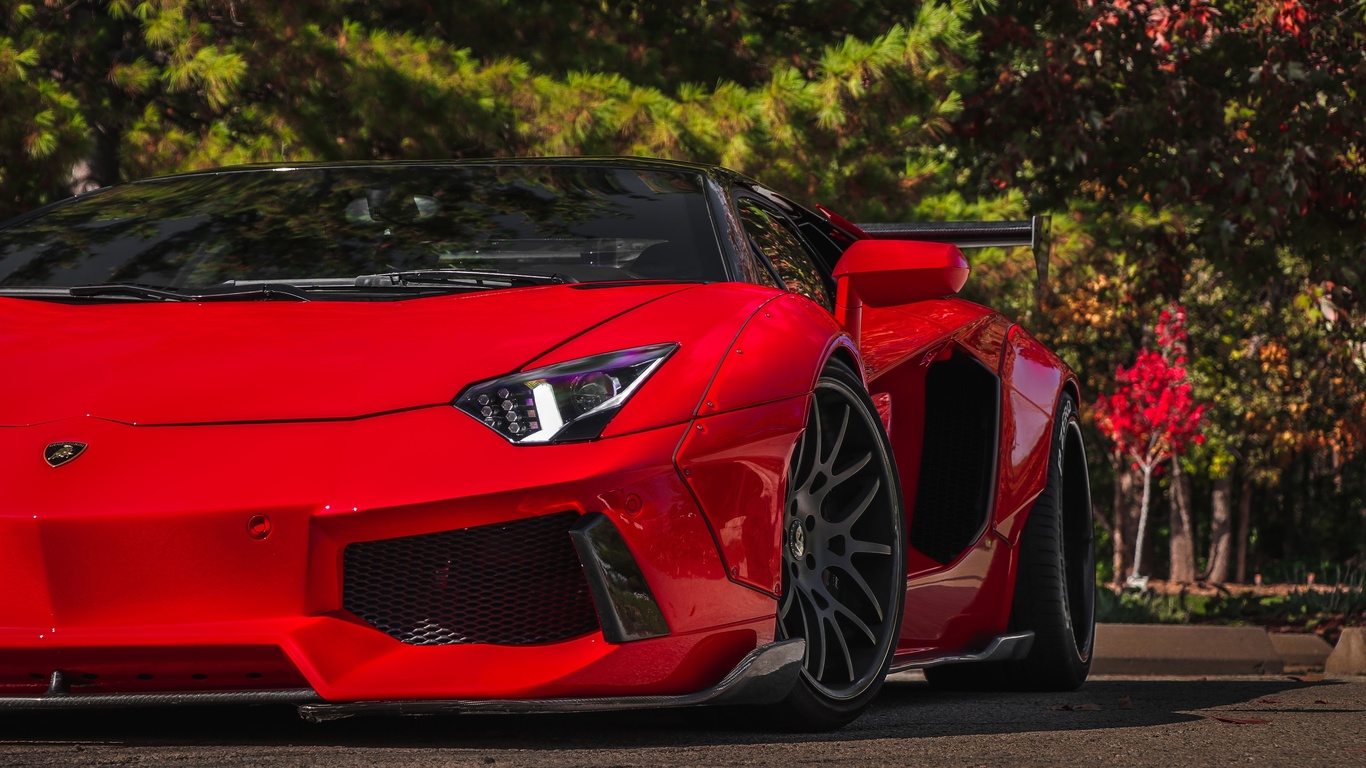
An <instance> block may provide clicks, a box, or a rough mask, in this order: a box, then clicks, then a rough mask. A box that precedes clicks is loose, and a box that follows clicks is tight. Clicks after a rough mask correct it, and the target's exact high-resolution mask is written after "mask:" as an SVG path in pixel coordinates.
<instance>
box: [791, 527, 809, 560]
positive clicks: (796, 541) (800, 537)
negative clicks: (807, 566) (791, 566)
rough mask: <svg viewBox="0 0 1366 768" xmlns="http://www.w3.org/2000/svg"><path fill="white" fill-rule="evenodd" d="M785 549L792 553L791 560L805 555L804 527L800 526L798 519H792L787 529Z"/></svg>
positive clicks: (799, 558)
mask: <svg viewBox="0 0 1366 768" xmlns="http://www.w3.org/2000/svg"><path fill="white" fill-rule="evenodd" d="M787 549H788V551H789V552H791V553H792V559H793V560H801V559H802V558H804V557H806V528H804V527H802V521H800V520H793V521H792V525H791V526H789V527H788V529H787Z"/></svg>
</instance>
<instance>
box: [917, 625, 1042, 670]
mask: <svg viewBox="0 0 1366 768" xmlns="http://www.w3.org/2000/svg"><path fill="white" fill-rule="evenodd" d="M1033 646H1034V633H1033V632H1016V633H1014V634H1009V635H1001V636H1000V637H997V638H994V639H993V640H992V641H991V642H989V643H987V646H986V647H985V648H983V649H982V650H980V651H978V652H976V653H961V654H955V655H953V656H932V657H929V658H921V659H912V660H910V661H902V662H897V661H893V662H892V668H891V672H905V671H906V670H908V669H925V668H926V667H940V666H943V665H945V664H971V663H977V662H988V661H1011V660H1014V659H1023V658H1024V657H1026V656H1028V655H1029V649H1030V648H1032V647H1033Z"/></svg>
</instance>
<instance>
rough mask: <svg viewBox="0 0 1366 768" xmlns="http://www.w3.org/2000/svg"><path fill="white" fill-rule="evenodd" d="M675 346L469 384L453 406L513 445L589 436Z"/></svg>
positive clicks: (626, 352)
mask: <svg viewBox="0 0 1366 768" xmlns="http://www.w3.org/2000/svg"><path fill="white" fill-rule="evenodd" d="M676 349H678V345H677V344H652V345H650V346H647V347H636V348H634V349H624V350H621V351H619V352H608V353H606V354H602V355H593V356H592V357H584V358H580V359H578V360H571V361H569V362H565V363H557V364H555V365H549V366H546V367H544V368H537V369H535V370H531V371H523V372H521V373H514V374H511V375H509V376H503V377H500V378H497V379H492V380H489V381H484V382H480V383H478V384H474V385H471V386H470V387H469V388H468V389H466V390H465V391H464V392H463V393H461V394H460V396H459V397H457V398H456V399H455V402H454V403H453V405H454V406H455V407H456V408H459V409H460V410H462V411H464V412H465V413H468V414H469V415H471V416H473V417H474V418H476V419H478V420H479V421H480V422H482V423H483V424H484V425H485V426H487V427H488V428H489V429H492V430H493V431H494V432H497V433H498V434H500V435H502V436H503V437H505V438H507V439H508V440H510V441H512V442H514V443H523V444H525V443H550V442H570V441H574V440H592V439H594V438H596V437H598V436H599V435H601V434H602V430H603V429H604V428H606V426H607V422H609V421H611V420H612V417H613V416H615V415H616V413H617V411H619V410H621V407H622V406H623V405H625V404H626V401H627V400H629V399H630V398H631V395H633V394H635V392H636V390H638V389H640V386H641V385H642V384H644V383H645V380H646V379H648V378H649V377H650V374H652V373H654V371H655V369H656V368H658V367H659V366H660V365H662V364H663V363H664V361H665V360H666V359H668V357H669V355H671V354H673V352H674V350H676Z"/></svg>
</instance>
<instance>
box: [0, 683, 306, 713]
mask: <svg viewBox="0 0 1366 768" xmlns="http://www.w3.org/2000/svg"><path fill="white" fill-rule="evenodd" d="M310 701H322V697H321V696H319V695H318V694H317V693H316V692H314V691H312V690H311V689H308V688H300V689H297V690H284V691H195V692H187V693H50V694H47V695H44V696H3V697H0V711H11V710H24V709H38V710H54V709H115V708H123V707H179V706H184V705H194V704H199V705H214V704H218V705H224V704H228V705H231V704H301V703H305V702H310Z"/></svg>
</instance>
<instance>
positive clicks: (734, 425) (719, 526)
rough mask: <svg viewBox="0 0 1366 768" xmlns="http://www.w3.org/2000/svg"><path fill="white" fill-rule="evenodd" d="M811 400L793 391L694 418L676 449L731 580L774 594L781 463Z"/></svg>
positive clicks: (783, 481) (783, 493) (783, 477)
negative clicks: (772, 400)
mask: <svg viewBox="0 0 1366 768" xmlns="http://www.w3.org/2000/svg"><path fill="white" fill-rule="evenodd" d="M810 400H811V398H810V396H808V395H800V396H797V397H791V398H788V399H786V400H780V401H778V402H776V403H768V404H766V405H760V406H755V407H752V408H744V409H740V410H734V411H728V412H726V413H722V414H718V415H715V416H707V417H705V418H700V419H698V420H697V421H696V422H695V423H694V425H693V428H692V429H690V430H688V434H687V436H686V437H684V439H683V444H682V445H681V446H680V447H679V450H678V466H679V469H680V470H682V472H683V474H684V477H685V478H686V479H687V482H688V487H689V488H690V489H691V490H692V492H693V494H695V495H696V497H697V500H698V503H699V504H700V505H701V507H702V511H703V513H704V514H705V515H706V516H707V519H708V521H710V523H711V527H712V530H713V531H715V533H716V537H717V541H718V543H719V545H720V549H721V556H722V558H723V559H724V561H725V565H726V567H727V573H728V574H729V575H730V578H731V579H733V580H735V581H738V582H740V583H742V584H747V585H749V586H751V587H753V588H755V589H758V590H761V591H763V592H767V593H769V594H771V595H773V596H774V597H777V596H778V594H779V591H780V589H781V587H782V583H781V581H782V558H781V556H780V554H779V553H780V552H781V549H780V544H781V540H782V514H783V502H784V500H785V499H786V498H787V464H788V461H789V460H790V458H791V456H792V451H793V448H794V446H795V445H796V443H797V438H798V437H799V436H800V435H801V433H802V429H803V427H804V426H805V424H806V413H807V409H808V408H809V407H810Z"/></svg>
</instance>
